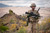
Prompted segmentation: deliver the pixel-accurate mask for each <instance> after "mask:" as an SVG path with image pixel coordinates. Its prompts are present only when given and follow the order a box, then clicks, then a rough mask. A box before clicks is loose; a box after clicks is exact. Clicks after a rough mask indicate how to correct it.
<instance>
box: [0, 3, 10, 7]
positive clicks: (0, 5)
mask: <svg viewBox="0 0 50 33" xmlns="http://www.w3.org/2000/svg"><path fill="white" fill-rule="evenodd" d="M0 7H11V6H8V5H5V4H2V3H0Z"/></svg>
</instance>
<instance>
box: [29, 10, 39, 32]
mask: <svg viewBox="0 0 50 33" xmlns="http://www.w3.org/2000/svg"><path fill="white" fill-rule="evenodd" d="M28 12H29V13H30V12H33V13H34V14H36V15H39V13H38V12H37V10H34V11H32V10H29V11H28ZM34 20H35V22H33V26H34V27H33V29H36V23H37V22H38V21H39V20H38V19H34ZM28 22H29V21H28ZM31 27H32V23H31V22H29V24H28V32H31Z"/></svg>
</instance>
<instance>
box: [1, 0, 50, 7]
mask: <svg viewBox="0 0 50 33" xmlns="http://www.w3.org/2000/svg"><path fill="white" fill-rule="evenodd" d="M0 3H3V4H6V5H9V6H30V4H31V3H36V5H37V7H50V0H0Z"/></svg>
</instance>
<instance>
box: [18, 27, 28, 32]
mask: <svg viewBox="0 0 50 33" xmlns="http://www.w3.org/2000/svg"><path fill="white" fill-rule="evenodd" d="M18 33H27V31H26V29H25V28H21V29H20V30H19V31H18Z"/></svg>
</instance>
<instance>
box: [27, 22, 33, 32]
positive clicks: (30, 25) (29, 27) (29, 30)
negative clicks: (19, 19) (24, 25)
mask: <svg viewBox="0 0 50 33" xmlns="http://www.w3.org/2000/svg"><path fill="white" fill-rule="evenodd" d="M31 27H32V24H31V23H29V25H28V33H31Z"/></svg>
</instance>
